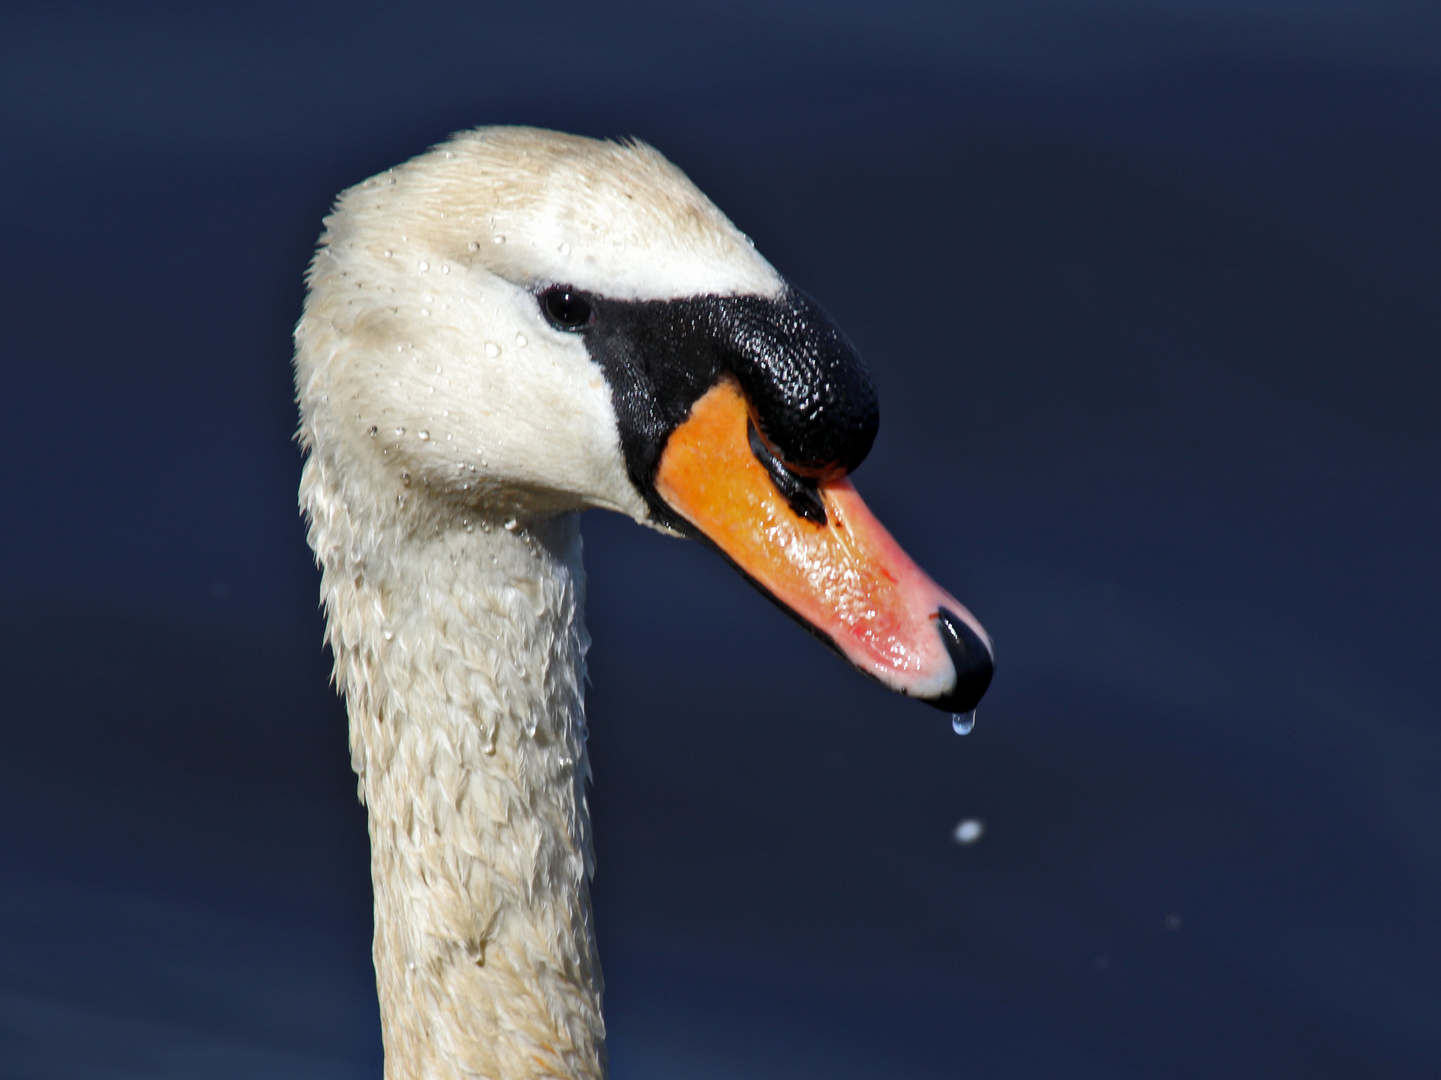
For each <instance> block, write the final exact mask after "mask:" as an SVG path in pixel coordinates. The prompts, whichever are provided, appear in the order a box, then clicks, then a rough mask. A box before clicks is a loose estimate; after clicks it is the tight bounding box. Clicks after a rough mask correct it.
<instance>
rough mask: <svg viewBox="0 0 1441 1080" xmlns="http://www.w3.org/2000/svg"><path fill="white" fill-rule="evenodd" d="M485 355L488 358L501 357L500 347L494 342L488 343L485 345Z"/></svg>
mask: <svg viewBox="0 0 1441 1080" xmlns="http://www.w3.org/2000/svg"><path fill="white" fill-rule="evenodd" d="M485 355H486V356H492V357H494V356H499V355H500V346H499V345H497V344H496V343H495V342H493V341H487V342H486V343H485Z"/></svg>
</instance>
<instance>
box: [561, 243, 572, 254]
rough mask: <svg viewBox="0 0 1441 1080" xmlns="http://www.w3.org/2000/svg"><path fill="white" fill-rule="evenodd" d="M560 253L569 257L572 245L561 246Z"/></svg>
mask: <svg viewBox="0 0 1441 1080" xmlns="http://www.w3.org/2000/svg"><path fill="white" fill-rule="evenodd" d="M560 253H561V254H562V255H569V254H570V245H569V244H561V245H560Z"/></svg>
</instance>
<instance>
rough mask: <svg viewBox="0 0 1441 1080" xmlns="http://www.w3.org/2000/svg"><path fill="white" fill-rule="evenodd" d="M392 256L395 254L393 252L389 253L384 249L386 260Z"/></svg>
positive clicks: (389, 251)
mask: <svg viewBox="0 0 1441 1080" xmlns="http://www.w3.org/2000/svg"><path fill="white" fill-rule="evenodd" d="M394 254H395V252H393V251H391V250H390V248H386V249H385V257H386V258H387V259H388V258H390V257H391V256H392V255H394Z"/></svg>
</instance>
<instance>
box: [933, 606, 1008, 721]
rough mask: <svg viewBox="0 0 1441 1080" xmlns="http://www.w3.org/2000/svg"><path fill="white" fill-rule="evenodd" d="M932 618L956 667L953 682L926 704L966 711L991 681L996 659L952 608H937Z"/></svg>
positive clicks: (953, 710) (958, 711) (960, 711)
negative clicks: (948, 687) (947, 688)
mask: <svg viewBox="0 0 1441 1080" xmlns="http://www.w3.org/2000/svg"><path fill="white" fill-rule="evenodd" d="M936 622H937V624H938V627H939V630H940V634H941V640H942V641H943V642H945V645H946V652H947V653H948V654H949V655H950V657H951V664H952V665H953V666H954V667H955V669H956V682H955V685H954V686H952V687H951V688H950V690H948V691H946V693H944V694H942V695H941V696H940V697H938V698H930V699H928V702H927V704H930V705H934V706H935V707H936V708H938V709H945V710H946V711H947V712H952V713H968V712H970V711H971V710H972V709H974V708H975V707H976V704H977V703H978V702H979V701H980V700H981V698H982V696H984V694H985V692H986V687H988V686H990V685H991V676H992V675H994V674H995V673H996V662H995V660H994V658H993V657H992V656H991V650H990V649H989V648H987V647H986V643H985V642H984V641H982V640H981V638H980V635H978V634H977V633H976V632H975V631H974V630H972V629H971V628H970V627H969V626H968V625H967V624H966V623H965V622H963V621H962V620H961V619H960V618H959V617H958V616H957V615H956V614H955V612H953V611H947V610H946V609H945V608H941V609H940V610H939V611H937V612H936Z"/></svg>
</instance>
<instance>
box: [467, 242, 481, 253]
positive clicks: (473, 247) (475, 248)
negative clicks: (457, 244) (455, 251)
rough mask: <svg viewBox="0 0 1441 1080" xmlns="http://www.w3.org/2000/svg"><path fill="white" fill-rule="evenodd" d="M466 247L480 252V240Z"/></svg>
mask: <svg viewBox="0 0 1441 1080" xmlns="http://www.w3.org/2000/svg"><path fill="white" fill-rule="evenodd" d="M466 246H467V247H469V248H470V250H471V251H479V250H480V241H478V240H472V241H471V242H470V243H469V244H467V245H466Z"/></svg>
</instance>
